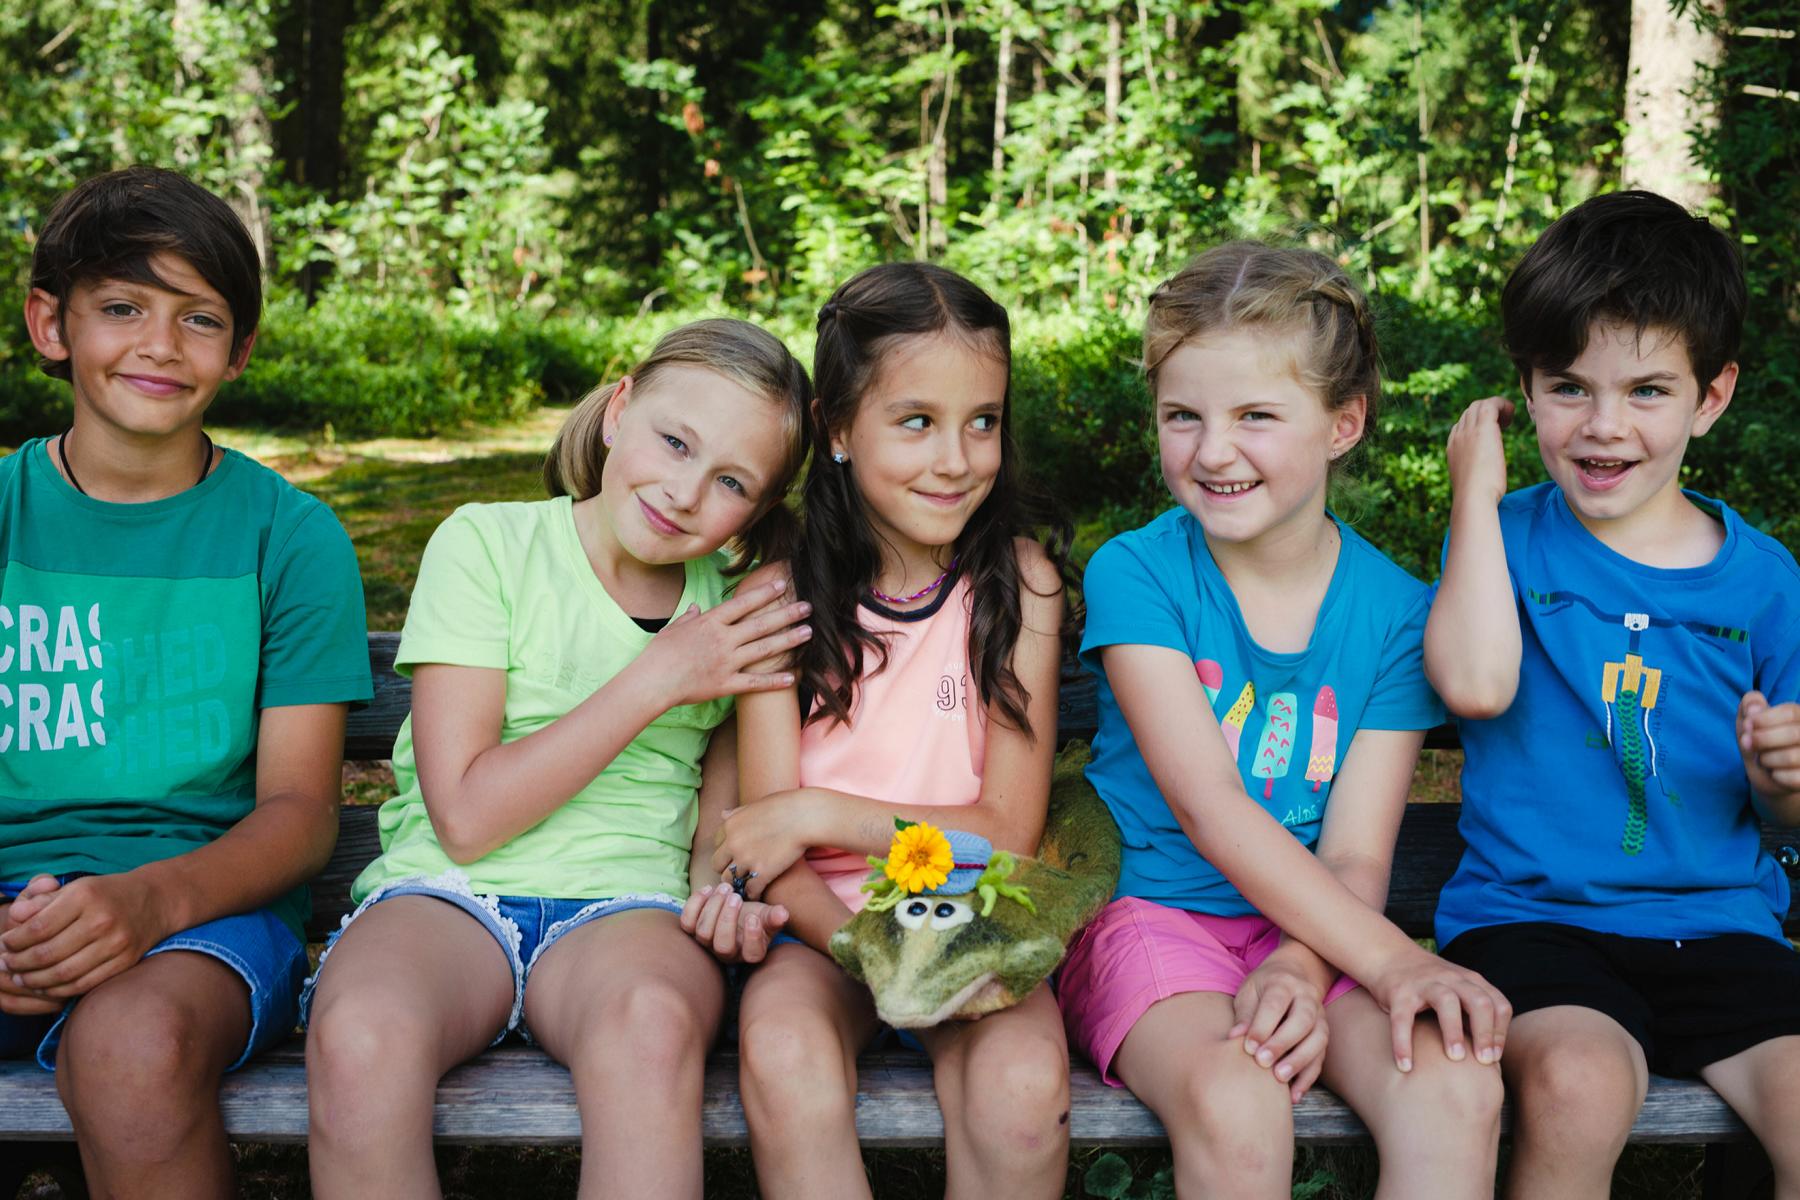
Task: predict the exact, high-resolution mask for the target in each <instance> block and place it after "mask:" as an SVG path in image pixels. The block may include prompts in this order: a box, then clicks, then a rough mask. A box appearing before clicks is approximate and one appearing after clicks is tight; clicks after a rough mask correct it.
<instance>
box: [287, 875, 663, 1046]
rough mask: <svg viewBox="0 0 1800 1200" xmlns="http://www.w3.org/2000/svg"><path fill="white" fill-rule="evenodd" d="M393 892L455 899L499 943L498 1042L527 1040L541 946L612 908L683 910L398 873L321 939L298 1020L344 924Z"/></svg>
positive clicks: (658, 902)
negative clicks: (506, 989) (508, 974)
mask: <svg viewBox="0 0 1800 1200" xmlns="http://www.w3.org/2000/svg"><path fill="white" fill-rule="evenodd" d="M395 896H430V897H433V898H434V899H437V900H442V901H444V902H445V903H447V904H454V905H455V906H456V907H457V908H460V909H462V910H463V911H464V912H466V913H468V914H469V915H470V916H471V917H474V918H475V919H476V920H477V921H479V922H481V927H482V928H483V929H486V930H487V931H488V933H490V934H492V935H493V938H494V940H495V941H496V942H498V943H499V944H500V949H501V951H502V952H503V953H504V954H505V955H506V961H507V963H508V965H509V966H510V967H511V968H512V979H513V1003H512V1012H511V1013H510V1014H509V1015H508V1016H507V1018H506V1025H505V1027H504V1028H502V1029H501V1030H500V1032H499V1033H498V1034H496V1035H495V1036H494V1040H493V1041H492V1042H490V1043H489V1045H498V1044H499V1043H500V1042H501V1041H503V1040H504V1039H505V1038H506V1035H507V1034H509V1033H512V1032H514V1031H515V1030H516V1031H518V1033H519V1034H520V1035H521V1036H523V1037H524V1038H525V1040H526V1041H530V1040H531V1031H530V1030H529V1029H527V1028H525V983H526V981H527V980H528V979H530V978H531V970H532V968H533V967H535V966H537V961H538V959H540V958H542V957H543V956H544V951H546V950H548V949H549V948H550V947H552V946H554V945H555V944H556V943H557V942H558V941H560V940H562V939H563V938H564V937H566V936H568V935H569V934H570V933H573V932H574V931H575V930H577V929H580V928H581V927H582V926H583V925H586V924H587V923H588V922H590V921H597V920H599V919H600V918H601V917H610V916H612V915H613V914H615V913H622V912H630V911H631V910H632V909H634V908H660V909H662V910H663V911H665V912H672V913H680V912H681V901H679V900H677V899H676V898H675V897H673V896H671V895H668V894H667V893H665V892H648V893H642V894H631V895H624V896H613V897H610V898H608V899H605V900H592V899H588V900H562V899H556V898H552V897H546V896H497V895H492V894H485V893H484V894H477V893H476V891H475V889H474V887H473V886H472V885H471V884H470V882H469V877H468V876H467V875H466V874H464V873H463V872H462V871H454V870H453V871H446V872H444V873H443V874H442V875H437V876H430V877H427V876H424V875H415V876H412V877H410V878H407V879H396V880H394V881H393V882H392V883H385V884H383V885H381V886H380V887H378V888H376V889H375V890H374V891H372V892H370V893H369V895H368V897H367V898H366V899H364V900H363V902H362V903H361V904H359V905H357V906H356V911H355V912H353V913H351V914H350V915H349V916H347V917H345V918H344V920H343V922H342V924H340V925H339V927H338V929H337V931H336V932H334V933H333V934H332V935H331V939H330V940H329V941H327V942H326V943H325V952H324V953H323V954H321V955H320V956H319V969H318V970H317V971H315V972H313V976H312V978H311V979H308V980H307V981H306V986H305V988H304V989H302V991H301V993H300V1023H301V1024H302V1025H304V1024H306V1023H307V1022H308V1021H309V1020H310V1019H311V1017H312V1001H313V993H314V992H315V991H316V990H317V988H318V986H319V976H321V975H323V974H324V973H325V963H326V960H328V959H329V958H330V957H331V952H332V950H333V949H335V948H336V947H337V943H338V939H339V938H341V937H343V936H344V930H346V929H348V928H350V923H351V922H352V921H354V920H356V918H358V917H360V916H362V915H363V913H365V912H367V911H368V910H369V909H370V907H371V906H373V905H376V904H380V903H381V902H382V901H383V900H392V899H393V898H394V897H395Z"/></svg>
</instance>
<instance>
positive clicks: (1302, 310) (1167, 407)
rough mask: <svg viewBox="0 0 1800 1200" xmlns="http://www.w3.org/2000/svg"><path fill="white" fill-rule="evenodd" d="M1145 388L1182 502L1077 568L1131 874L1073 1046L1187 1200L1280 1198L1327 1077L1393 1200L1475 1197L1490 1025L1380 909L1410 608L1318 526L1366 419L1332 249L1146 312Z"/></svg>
mask: <svg viewBox="0 0 1800 1200" xmlns="http://www.w3.org/2000/svg"><path fill="white" fill-rule="evenodd" d="M1144 364H1145V369H1146V371H1147V373H1148V376H1149V384H1150V390H1151V393H1152V396H1153V397H1154V401H1155V420H1156V432H1157V445H1158V449H1159V451H1160V455H1161V461H1162V472H1163V479H1164V481H1165V482H1166V483H1167V484H1168V487H1169V490H1170V491H1171V492H1172V493H1173V494H1174V496H1175V499H1176V500H1177V501H1178V502H1179V503H1180V505H1181V507H1180V508H1178V509H1174V510H1172V511H1170V512H1168V513H1165V514H1164V515H1163V516H1161V517H1159V518H1157V519H1156V520H1154V521H1152V522H1151V523H1150V524H1149V525H1146V526H1145V527H1144V528H1142V529H1138V530H1133V531H1132V532H1130V533H1126V534H1123V535H1121V536H1120V537H1117V538H1115V539H1113V540H1112V541H1111V542H1109V543H1107V544H1106V545H1105V546H1103V547H1101V549H1100V550H1099V551H1098V552H1097V553H1096V554H1095V555H1094V558H1093V560H1092V561H1091V562H1090V564H1089V566H1088V570H1087V577H1086V589H1087V602H1088V618H1087V629H1086V633H1085V635H1084V638H1083V641H1082V658H1083V660H1084V661H1085V662H1086V664H1087V666H1088V667H1089V669H1091V670H1093V671H1094V672H1095V673H1096V674H1097V675H1098V676H1099V678H1100V728H1099V733H1098V735H1097V736H1096V738H1095V740H1094V759H1093V764H1092V765H1091V766H1090V767H1089V770H1088V774H1089V777H1090V778H1091V779H1092V781H1093V783H1094V785H1095V787H1096V788H1098V789H1099V791H1100V794H1101V795H1102V796H1103V797H1104V798H1105V800H1106V802H1107V804H1108V806H1109V807H1110V808H1111V809H1112V812H1113V815H1114V817H1115V818H1116V819H1117V821H1118V823H1119V828H1120V831H1121V833H1122V835H1123V840H1124V863H1123V870H1122V872H1121V875H1120V880H1119V892H1118V896H1117V897H1116V898H1115V899H1114V901H1113V902H1112V903H1111V904H1110V905H1108V906H1107V908H1106V909H1105V910H1104V911H1103V912H1102V913H1101V915H1100V917H1099V918H1098V919H1097V920H1096V921H1095V922H1094V923H1093V925H1091V926H1090V927H1089V928H1088V930H1087V931H1086V932H1085V933H1084V934H1083V935H1082V937H1081V939H1080V940H1079V941H1078V942H1077V944H1076V946H1075V947H1074V948H1073V950H1072V951H1071V953H1070V956H1069V960H1068V962H1067V964H1066V965H1065V966H1064V968H1063V973H1062V977H1061V986H1060V1000H1061V1003H1062V1006H1063V1014H1064V1018H1065V1020H1066V1022H1067V1024H1068V1029H1069V1034H1070V1041H1071V1043H1072V1044H1074V1045H1076V1046H1079V1047H1080V1048H1082V1049H1083V1050H1085V1051H1086V1052H1087V1053H1088V1055H1089V1056H1090V1057H1091V1058H1092V1059H1093V1060H1094V1062H1095V1063H1096V1064H1097V1065H1098V1066H1099V1067H1100V1069H1101V1071H1102V1073H1103V1074H1104V1076H1105V1077H1106V1079H1107V1080H1108V1082H1111V1083H1114V1084H1117V1083H1119V1082H1121V1081H1122V1082H1123V1083H1125V1084H1126V1085H1127V1086H1129V1087H1130V1088H1131V1089H1132V1090H1133V1091H1134V1092H1136V1093H1137V1095H1138V1096H1139V1098H1141V1099H1142V1100H1143V1101H1144V1102H1145V1103H1146V1104H1148V1105H1149V1106H1150V1107H1151V1108H1152V1109H1153V1110H1155V1112H1156V1114H1157V1115H1158V1116H1159V1117H1160V1118H1161V1119H1162V1121H1163V1123H1164V1125H1165V1126H1167V1128H1168V1131H1169V1138H1170V1142H1171V1144H1172V1145H1173V1147H1174V1152H1175V1170H1176V1185H1177V1188H1178V1190H1179V1191H1180V1192H1181V1193H1182V1194H1184V1195H1186V1194H1189V1193H1190V1192H1191V1193H1192V1194H1195V1195H1200V1194H1207V1195H1212V1194H1218V1195H1227V1196H1242V1197H1251V1196H1286V1195H1287V1194H1288V1190H1289V1186H1290V1185H1289V1176H1290V1173H1291V1170H1292V1152H1291V1148H1290V1147H1291V1139H1292V1128H1293V1124H1292V1114H1291V1107H1290V1106H1291V1105H1292V1104H1293V1103H1295V1102H1297V1101H1298V1100H1299V1099H1300V1097H1301V1096H1302V1095H1303V1094H1304V1093H1305V1092H1306V1090H1307V1089H1308V1088H1309V1087H1311V1086H1312V1084H1313V1082H1314V1081H1315V1080H1317V1079H1320V1078H1323V1079H1324V1081H1325V1082H1326V1083H1327V1084H1328V1085H1329V1086H1330V1087H1331V1088H1332V1089H1333V1090H1334V1091H1336V1092H1337V1093H1338V1094H1339V1095H1341V1096H1342V1097H1343V1098H1344V1099H1345V1100H1346V1101H1347V1102H1348V1103H1349V1104H1350V1106H1351V1107H1352V1108H1354V1109H1355V1110H1356V1112H1357V1113H1358V1115H1359V1116H1361V1117H1362V1119H1363V1120H1364V1122H1366V1123H1367V1124H1368V1125H1369V1127H1370V1128H1371V1130H1372V1131H1373V1132H1374V1134H1375V1140H1376V1144H1377V1146H1378V1148H1379V1150H1380V1153H1381V1172H1382V1192H1383V1195H1393V1196H1402V1195H1407V1196H1430V1197H1434V1198H1442V1197H1451V1196H1464V1195H1466V1196H1475V1195H1491V1194H1492V1191H1493V1174H1494V1158H1495V1148H1496V1142H1497V1139H1498V1136H1499V1112H1500V1100H1501V1083H1500V1073H1499V1071H1498V1070H1497V1069H1495V1067H1494V1066H1493V1065H1492V1064H1494V1063H1495V1062H1497V1061H1498V1059H1499V1056H1500V1049H1501V1045H1502V1042H1503V1040H1504V1037H1505V1030H1506V1022H1507V1016H1508V1009H1507V1006H1506V1001H1505V999H1504V998H1503V997H1502V996H1501V995H1500V994H1499V993H1498V992H1496V991H1495V990H1494V989H1493V988H1491V987H1489V986H1488V985H1487V984H1486V983H1485V982H1484V981H1483V980H1482V979H1481V978H1480V977H1479V976H1477V975H1474V974H1472V973H1471V972H1468V971H1465V970H1462V969H1461V968H1458V967H1455V966H1452V965H1451V964H1449V963H1446V962H1443V961H1442V960H1440V959H1438V958H1437V957H1435V956H1434V955H1432V954H1429V953H1427V952H1426V951H1424V950H1422V949H1420V948H1419V946H1418V945H1417V944H1415V943H1414V942H1413V941H1412V940H1411V939H1409V938H1408V937H1407V936H1406V935H1405V934H1403V933H1402V932H1401V931H1400V930H1399V929H1397V928H1395V927H1394V926H1393V925H1392V924H1390V923H1389V922H1388V921H1387V920H1386V919H1385V918H1384V917H1383V916H1382V907H1383V904H1384V902H1385V898H1386V894H1387V886H1388V872H1389V867H1390V864H1391V861H1392V857H1393V849H1394V839H1395V835H1396V832H1397V830H1398V827H1399V823H1400V818H1401V815H1402V813H1403V812H1404V810H1405V804H1406V793H1407V785H1408V783H1409V781H1410V780H1411V777H1412V771H1413V766H1414V763H1415V761H1416V760H1417V757H1418V752H1419V747H1420V745H1421V743H1422V741H1423V736H1424V735H1423V731H1424V730H1425V729H1427V728H1429V727H1431V726H1432V725H1435V724H1436V723H1438V722H1439V721H1440V720H1441V719H1442V710H1441V708H1440V707H1439V705H1438V702H1437V700H1436V698H1435V697H1434V696H1433V695H1432V693H1431V690H1430V688H1429V686H1428V685H1427V684H1426V682H1425V677H1424V672H1423V669H1422V666H1421V661H1420V653H1421V651H1420V641H1421V635H1422V631H1423V629H1424V624H1425V616H1426V611H1427V603H1428V594H1427V591H1426V588H1425V587H1424V585H1423V584H1420V583H1419V582H1418V581H1416V580H1414V579H1412V578H1410V577H1409V576H1407V575H1406V574H1405V572H1403V571H1401V570H1400V569H1399V568H1398V567H1396V566H1394V564H1393V563H1391V562H1389V561H1388V559H1387V558H1386V557H1384V556H1383V555H1382V554H1381V552H1380V551H1378V550H1376V549H1375V548H1374V547H1373V546H1371V545H1370V544H1369V543H1368V542H1366V541H1364V540H1363V539H1362V538H1361V537H1359V536H1357V534H1356V533H1355V532H1354V531H1353V530H1351V529H1349V528H1348V527H1346V526H1345V525H1343V524H1342V523H1341V522H1339V521H1338V520H1337V519H1336V518H1335V517H1334V516H1332V515H1331V514H1330V513H1329V512H1328V511H1327V510H1326V508H1325V497H1326V492H1327V488H1328V485H1329V483H1330V481H1331V477H1332V474H1333V472H1334V471H1335V470H1337V468H1338V464H1339V463H1340V461H1341V460H1342V459H1343V458H1344V456H1345V455H1347V454H1349V453H1350V452H1351V451H1352V450H1353V449H1355V447H1356V445H1357V443H1358V442H1359V441H1361V439H1362V437H1363V434H1364V432H1365V431H1366V430H1367V429H1368V427H1369V425H1370V423H1371V422H1372V421H1373V419H1374V411H1375V405H1376V401H1377V399H1378V395H1379V389H1380V380H1379V375H1378V370H1377V363H1376V346H1375V335H1374V330H1373V326H1372V323H1371V320H1370V313H1369V306H1368V301H1367V300H1366V299H1365V298H1364V297H1363V296H1362V295H1361V294H1360V293H1359V292H1358V291H1357V289H1356V288H1355V286H1354V285H1353V284H1352V283H1351V282H1350V281H1349V279H1348V278H1347V277H1346V276H1345V274H1344V272H1343V271H1342V270H1340V269H1339V268H1338V266H1337V265H1336V264H1335V263H1333V262H1332V261H1331V260H1330V259H1327V258H1325V257H1324V256H1322V255H1319V254H1316V253H1312V252H1310V251H1300V250H1280V249H1274V248H1271V247H1267V246H1262V245H1257V244H1254V243H1237V244H1233V245H1227V246H1221V247H1218V248H1217V249H1214V250H1212V251H1210V252H1208V253H1206V254H1204V255H1202V256H1201V257H1200V258H1199V259H1198V260H1196V261H1195V262H1194V263H1193V264H1191V265H1190V266H1188V267H1187V268H1186V269H1184V270H1183V271H1181V273H1180V274H1178V275H1176V276H1175V277H1174V278H1173V279H1171V280H1169V281H1168V282H1167V283H1165V284H1164V285H1163V286H1162V287H1160V288H1159V289H1157V291H1156V293H1155V294H1154V295H1153V297H1152V298H1151V304H1150V313H1149V318H1148V323H1147V327H1146V329H1145V333H1144ZM1328 802H1329V803H1328ZM1309 851H1311V853H1309ZM1340 972H1347V973H1348V975H1350V976H1354V979H1351V978H1346V977H1345V976H1344V975H1341V974H1340ZM1355 980H1361V981H1362V982H1363V986H1361V987H1359V986H1358V985H1357V984H1356V982H1355ZM1327 1006H1329V1014H1330V1017H1329V1023H1328V1022H1327V1016H1326V1014H1327ZM1425 1013H1430V1014H1432V1015H1433V1016H1435V1020H1433V1021H1423V1022H1419V1023H1417V1024H1415V1018H1416V1017H1417V1016H1419V1015H1422V1014H1425ZM1415 1051H1416V1052H1415Z"/></svg>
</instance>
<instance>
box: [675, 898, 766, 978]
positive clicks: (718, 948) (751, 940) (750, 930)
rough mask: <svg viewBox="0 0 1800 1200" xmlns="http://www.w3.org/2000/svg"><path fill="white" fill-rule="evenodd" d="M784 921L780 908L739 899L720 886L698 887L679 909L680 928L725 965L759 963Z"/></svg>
mask: <svg viewBox="0 0 1800 1200" xmlns="http://www.w3.org/2000/svg"><path fill="white" fill-rule="evenodd" d="M787 920H788V910H787V909H785V908H783V907H782V906H781V905H779V904H763V903H762V902H760V901H757V900H749V901H746V900H743V899H741V898H739V896H738V894H737V893H736V892H735V891H733V890H732V888H731V885H730V884H724V883H716V884H711V885H709V886H707V887H703V888H701V889H700V890H699V891H697V892H695V893H694V894H693V895H691V896H689V897H688V901H687V904H686V905H685V906H684V907H683V908H682V910H681V928H682V929H683V930H685V931H686V932H687V933H688V934H690V935H692V937H693V938H694V940H695V941H697V942H699V943H700V944H701V945H702V946H705V947H706V948H707V949H708V950H710V951H712V954H713V957H715V958H717V959H718V960H719V961H720V962H728V963H738V962H741V963H757V962H761V961H762V960H763V958H764V957H765V956H766V955H767V954H768V953H769V946H770V944H771V943H772V942H773V941H774V940H775V935H776V934H777V933H779V932H780V931H781V927H782V926H783V925H786V924H787Z"/></svg>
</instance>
